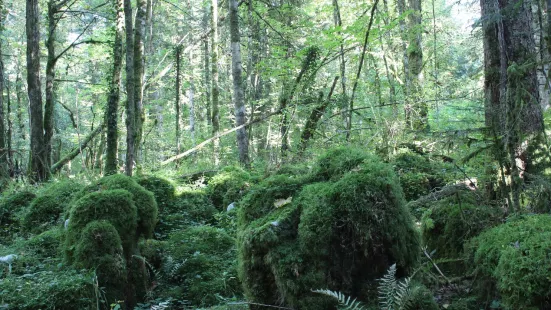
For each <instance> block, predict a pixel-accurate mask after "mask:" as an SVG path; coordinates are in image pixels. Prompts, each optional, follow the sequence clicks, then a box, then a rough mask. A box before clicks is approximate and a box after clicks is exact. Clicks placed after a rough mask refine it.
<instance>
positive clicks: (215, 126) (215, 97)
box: [211, 0, 220, 165]
mask: <svg viewBox="0 0 551 310" xmlns="http://www.w3.org/2000/svg"><path fill="white" fill-rule="evenodd" d="M211 10H212V12H211V17H212V19H211V26H212V42H211V49H212V62H211V65H212V121H211V122H212V136H213V137H216V136H217V135H218V132H219V131H220V110H219V97H220V89H219V85H218V48H219V47H218V0H212V7H211ZM213 155H214V164H215V165H218V164H219V163H220V139H219V138H216V139H215V140H214V141H213Z"/></svg>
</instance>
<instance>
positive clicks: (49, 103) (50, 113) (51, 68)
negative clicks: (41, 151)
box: [44, 0, 58, 166]
mask: <svg viewBox="0 0 551 310" xmlns="http://www.w3.org/2000/svg"><path fill="white" fill-rule="evenodd" d="M56 13H57V6H56V3H55V0H49V1H48V38H47V40H46V49H47V50H48V59H47V62H46V102H45V104H44V148H45V156H46V163H47V165H48V166H51V164H52V137H53V135H54V109H55V107H54V104H55V102H54V82H55V65H56V62H57V58H56V54H55V34H56V31H55V28H56V25H57V22H58V21H57V20H56V18H55V15H56Z"/></svg>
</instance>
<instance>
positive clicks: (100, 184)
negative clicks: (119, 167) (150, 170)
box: [75, 174, 158, 243]
mask: <svg viewBox="0 0 551 310" xmlns="http://www.w3.org/2000/svg"><path fill="white" fill-rule="evenodd" d="M114 189H122V190H126V191H128V192H129V193H130V194H131V195H132V201H133V202H134V205H135V206H136V209H137V216H138V226H137V233H138V235H137V236H136V237H139V236H144V237H145V238H150V237H152V236H153V230H154V229H155V224H157V215H158V209H157V203H156V202H155V197H154V196H153V194H152V193H151V192H149V191H147V190H145V189H144V188H143V187H142V186H140V185H139V184H138V183H136V181H135V180H134V179H133V178H131V177H128V176H125V175H122V174H115V175H110V176H106V177H103V178H101V179H99V180H98V181H96V182H95V183H93V184H91V185H89V186H86V187H85V188H84V189H83V190H82V191H80V192H79V193H78V194H76V196H75V199H79V198H81V197H83V196H85V195H86V194H88V193H93V192H102V191H104V190H114ZM123 239H124V238H123ZM123 243H124V240H123Z"/></svg>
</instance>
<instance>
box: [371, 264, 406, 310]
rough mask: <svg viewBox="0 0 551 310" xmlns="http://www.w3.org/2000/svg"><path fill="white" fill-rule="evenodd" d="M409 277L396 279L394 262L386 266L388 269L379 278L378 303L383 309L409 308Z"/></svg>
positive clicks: (398, 309) (397, 309)
mask: <svg viewBox="0 0 551 310" xmlns="http://www.w3.org/2000/svg"><path fill="white" fill-rule="evenodd" d="M410 281H411V278H405V279H404V280H402V281H398V280H397V279H396V264H393V265H392V266H390V267H389V268H388V271H387V272H386V273H385V275H384V276H383V277H382V278H381V279H380V283H379V287H378V291H379V304H380V305H381V309H383V310H400V309H409V307H408V303H407V301H408V299H409V298H410V296H409V294H410V289H411V287H410Z"/></svg>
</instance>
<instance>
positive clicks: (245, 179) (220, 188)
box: [207, 166, 253, 211]
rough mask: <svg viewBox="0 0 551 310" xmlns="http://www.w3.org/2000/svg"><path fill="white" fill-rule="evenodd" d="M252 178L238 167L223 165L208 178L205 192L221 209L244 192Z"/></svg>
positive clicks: (239, 197) (217, 207) (236, 199)
mask: <svg viewBox="0 0 551 310" xmlns="http://www.w3.org/2000/svg"><path fill="white" fill-rule="evenodd" d="M252 180H253V177H252V176H251V175H250V174H249V173H248V172H246V171H245V170H243V169H241V168H239V167H233V166H229V167H225V168H223V169H222V171H220V173H218V174H216V175H215V176H213V177H212V178H211V179H210V180H209V183H208V187H207V193H208V195H209V197H210V199H211V200H212V203H213V204H214V206H215V207H216V209H218V210H220V211H223V210H225V209H226V207H227V206H228V205H229V204H230V203H232V202H235V201H238V200H239V199H241V197H243V196H244V195H245V194H246V192H247V190H248V189H249V186H250V182H251V181H252Z"/></svg>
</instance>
